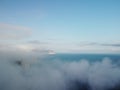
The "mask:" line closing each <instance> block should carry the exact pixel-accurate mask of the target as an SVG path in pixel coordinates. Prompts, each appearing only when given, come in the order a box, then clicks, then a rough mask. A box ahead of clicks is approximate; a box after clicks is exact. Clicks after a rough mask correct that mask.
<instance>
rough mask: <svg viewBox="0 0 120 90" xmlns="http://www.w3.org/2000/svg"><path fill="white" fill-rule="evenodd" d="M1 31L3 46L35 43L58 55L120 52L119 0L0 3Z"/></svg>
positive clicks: (1, 0)
mask: <svg viewBox="0 0 120 90" xmlns="http://www.w3.org/2000/svg"><path fill="white" fill-rule="evenodd" d="M6 27H7V29H6ZM16 29H17V32H16ZM26 29H27V30H26ZM0 31H1V37H0V38H1V39H0V41H1V43H6V42H7V43H8V42H10V43H11V42H12V43H13V42H14V43H22V44H23V42H26V43H27V42H30V41H34V42H39V44H40V45H41V44H42V43H44V48H49V49H52V50H54V51H55V52H77V53H79V52H80V53H90V52H92V53H109V52H111V53H120V47H119V44H120V1H119V0H0ZM28 34H29V35H28ZM18 36H19V37H18ZM23 37H24V38H23ZM10 38H11V39H10ZM91 43H92V44H91ZM37 44H38V43H37ZM42 45H43V44H42Z"/></svg>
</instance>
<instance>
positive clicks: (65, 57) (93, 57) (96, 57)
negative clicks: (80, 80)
mask: <svg viewBox="0 0 120 90" xmlns="http://www.w3.org/2000/svg"><path fill="white" fill-rule="evenodd" d="M104 58H109V59H111V60H112V61H115V62H118V61H120V54H55V55H49V56H48V57H47V58H46V59H49V60H62V61H79V60H83V59H85V60H88V61H90V62H92V61H93V62H94V61H100V60H103V59H104Z"/></svg>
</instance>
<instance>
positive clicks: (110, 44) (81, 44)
mask: <svg viewBox="0 0 120 90" xmlns="http://www.w3.org/2000/svg"><path fill="white" fill-rule="evenodd" d="M79 45H80V46H111V47H120V43H98V42H83V43H80V44H79Z"/></svg>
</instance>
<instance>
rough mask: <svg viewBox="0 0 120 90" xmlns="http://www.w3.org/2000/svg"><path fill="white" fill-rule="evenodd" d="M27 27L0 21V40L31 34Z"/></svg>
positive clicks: (16, 38) (17, 38)
mask: <svg viewBox="0 0 120 90" xmlns="http://www.w3.org/2000/svg"><path fill="white" fill-rule="evenodd" d="M31 32H32V30H31V29H30V28H28V27H23V26H17V25H11V24H5V23H0V40H19V39H23V38H26V37H29V36H30V35H31Z"/></svg>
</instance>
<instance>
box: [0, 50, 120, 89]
mask: <svg viewBox="0 0 120 90" xmlns="http://www.w3.org/2000/svg"><path fill="white" fill-rule="evenodd" d="M21 57H22V61H21V62H23V64H22V65H19V64H16V63H14V62H15V61H19V60H20V58H21ZM32 57H38V56H37V55H36V54H33V53H27V52H25V53H23V52H22V53H20V52H18V51H17V52H6V53H3V52H2V53H1V54H0V90H115V88H116V87H117V86H119V85H120V67H119V64H118V63H113V62H112V60H110V59H108V58H106V59H103V60H101V61H95V62H90V61H89V60H80V61H65V62H64V61H62V60H44V59H43V58H40V57H43V55H42V56H39V58H32ZM44 57H47V56H46V55H45V56H44ZM30 59H31V60H32V62H29V60H30ZM35 59H36V60H35ZM24 65H25V66H26V65H27V66H28V67H27V68H26V67H24ZM118 88H119V87H118Z"/></svg>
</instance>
